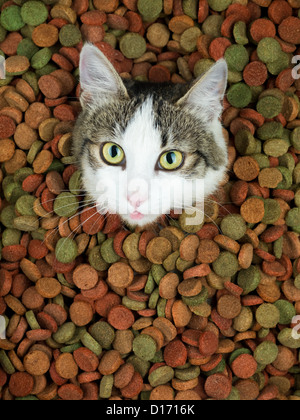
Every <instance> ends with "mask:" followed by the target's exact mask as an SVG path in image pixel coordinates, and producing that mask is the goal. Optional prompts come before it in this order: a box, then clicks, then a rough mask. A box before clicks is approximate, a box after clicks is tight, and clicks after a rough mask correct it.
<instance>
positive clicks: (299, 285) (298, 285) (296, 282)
mask: <svg viewBox="0 0 300 420" xmlns="http://www.w3.org/2000/svg"><path fill="white" fill-rule="evenodd" d="M294 286H295V287H296V288H297V289H300V274H298V275H297V276H296V277H295V280H294Z"/></svg>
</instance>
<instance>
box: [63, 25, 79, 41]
mask: <svg viewBox="0 0 300 420" xmlns="http://www.w3.org/2000/svg"><path fill="white" fill-rule="evenodd" d="M59 41H60V43H61V45H63V46H64V47H74V46H75V45H77V44H78V43H79V42H80V41H81V32H80V29H78V28H77V26H75V25H72V24H68V25H64V26H63V27H62V28H61V30H60V31H59Z"/></svg>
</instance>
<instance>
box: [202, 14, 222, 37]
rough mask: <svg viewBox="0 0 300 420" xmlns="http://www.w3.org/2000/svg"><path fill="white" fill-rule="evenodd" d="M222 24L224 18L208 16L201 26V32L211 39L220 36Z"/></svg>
mask: <svg viewBox="0 0 300 420" xmlns="http://www.w3.org/2000/svg"><path fill="white" fill-rule="evenodd" d="M223 22H224V17H223V16H221V15H218V14H216V15H210V16H208V17H207V19H205V21H204V22H203V24H202V31H203V32H204V33H205V35H210V36H211V37H213V38H217V37H219V36H222V33H221V27H222V24H223Z"/></svg>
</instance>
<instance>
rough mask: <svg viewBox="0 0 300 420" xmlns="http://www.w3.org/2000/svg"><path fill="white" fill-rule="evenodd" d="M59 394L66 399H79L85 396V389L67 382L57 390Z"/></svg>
mask: <svg viewBox="0 0 300 420" xmlns="http://www.w3.org/2000/svg"><path fill="white" fill-rule="evenodd" d="M57 394H58V396H59V397H60V398H61V399H62V400H65V401H79V400H82V398H83V391H82V389H81V388H80V387H79V386H78V385H74V384H65V385H62V386H61V387H60V388H59V389H58V390H57Z"/></svg>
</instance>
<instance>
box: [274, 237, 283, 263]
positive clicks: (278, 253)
mask: <svg viewBox="0 0 300 420" xmlns="http://www.w3.org/2000/svg"><path fill="white" fill-rule="evenodd" d="M273 252H274V255H275V257H276V258H278V259H280V258H281V257H282V254H283V236H282V237H281V238H279V239H277V240H276V241H275V242H274V243H273Z"/></svg>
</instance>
